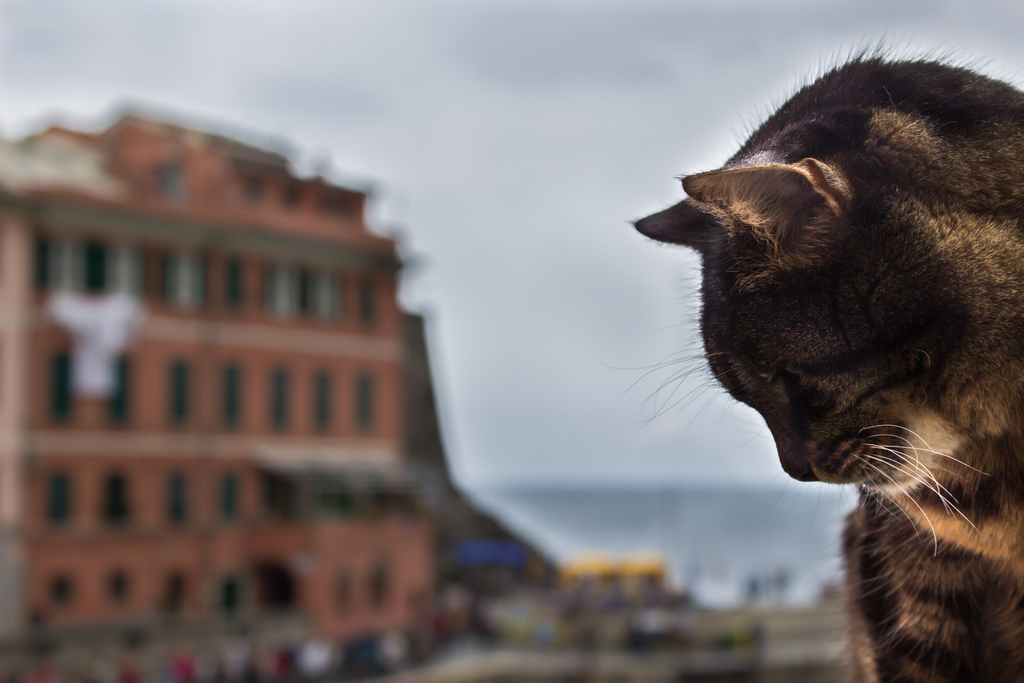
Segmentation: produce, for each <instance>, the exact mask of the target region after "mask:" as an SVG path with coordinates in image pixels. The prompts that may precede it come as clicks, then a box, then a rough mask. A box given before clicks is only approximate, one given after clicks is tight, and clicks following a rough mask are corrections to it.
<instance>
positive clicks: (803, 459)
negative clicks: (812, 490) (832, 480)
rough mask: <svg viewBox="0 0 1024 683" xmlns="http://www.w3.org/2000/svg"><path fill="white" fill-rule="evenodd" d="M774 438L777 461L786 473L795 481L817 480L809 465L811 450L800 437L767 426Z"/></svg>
mask: <svg viewBox="0 0 1024 683" xmlns="http://www.w3.org/2000/svg"><path fill="white" fill-rule="evenodd" d="M768 428H769V429H770V430H771V433H772V436H773V437H774V438H775V448H776V449H777V450H778V451H779V462H780V463H781V464H782V469H784V470H785V471H786V474H788V475H789V476H791V477H793V478H794V479H796V480H797V481H819V479H818V475H817V474H815V473H814V468H813V467H811V452H810V449H808V448H807V446H806V445H805V444H804V442H803V440H802V439H799V438H794V437H793V436H791V435H789V434H786V433H784V432H782V431H781V430H778V429H773V428H772V427H771V425H769V427H768Z"/></svg>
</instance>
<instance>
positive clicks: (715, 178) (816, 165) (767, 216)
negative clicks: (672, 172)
mask: <svg viewBox="0 0 1024 683" xmlns="http://www.w3.org/2000/svg"><path fill="white" fill-rule="evenodd" d="M683 189H684V190H686V194H688V195H689V196H690V198H691V199H693V200H696V201H697V202H698V203H700V204H702V205H704V206H707V207H709V208H710V209H711V210H712V211H713V212H714V213H717V214H719V215H720V216H721V217H722V218H723V219H725V222H726V224H727V225H729V226H730V227H731V229H734V230H740V229H745V230H749V231H750V232H751V233H752V234H753V236H754V237H755V238H756V239H757V240H758V241H759V242H760V243H762V244H763V245H764V247H765V248H766V250H767V251H768V254H769V256H771V257H773V258H776V259H780V260H782V259H784V258H785V257H787V256H790V257H799V256H808V255H809V252H810V251H811V250H812V249H813V247H814V246H815V245H818V244H820V243H821V242H822V241H823V240H824V239H825V238H826V236H827V235H828V234H829V233H831V231H833V230H834V229H835V228H836V227H837V226H838V225H839V224H840V223H841V221H840V220H839V219H841V218H842V217H843V214H844V213H845V212H846V207H847V204H848V203H849V201H850V192H849V186H848V185H847V183H846V181H845V179H844V178H843V177H842V175H840V174H839V173H838V172H837V171H836V170H835V169H833V168H832V167H830V166H828V165H827V164H824V163H822V162H820V161H818V160H817V159H804V160H803V161H800V162H797V163H795V164H767V165H763V166H741V167H738V168H727V169H723V170H720V171H709V172H707V173H698V174H697V175H691V176H687V177H685V178H683Z"/></svg>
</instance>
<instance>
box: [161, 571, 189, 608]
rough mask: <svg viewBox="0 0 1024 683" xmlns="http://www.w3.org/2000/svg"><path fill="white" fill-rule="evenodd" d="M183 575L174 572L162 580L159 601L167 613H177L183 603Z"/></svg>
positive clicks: (184, 586)
mask: <svg viewBox="0 0 1024 683" xmlns="http://www.w3.org/2000/svg"><path fill="white" fill-rule="evenodd" d="M185 588H186V585H185V577H184V575H182V574H180V573H179V572H174V573H173V574H171V575H169V576H168V577H167V580H166V581H165V582H164V594H163V599H162V600H161V603H162V605H163V608H164V611H165V612H167V613H168V614H177V613H178V612H180V611H181V608H182V607H184V605H185Z"/></svg>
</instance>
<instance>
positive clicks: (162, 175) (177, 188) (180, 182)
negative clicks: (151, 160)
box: [156, 164, 185, 199]
mask: <svg viewBox="0 0 1024 683" xmlns="http://www.w3.org/2000/svg"><path fill="white" fill-rule="evenodd" d="M156 182H157V190H158V191H159V192H160V194H161V195H162V196H164V197H166V198H167V199H184V198H185V177H184V174H183V173H182V170H181V166H180V165H179V164H164V165H163V166H160V167H159V168H158V169H157V170H156Z"/></svg>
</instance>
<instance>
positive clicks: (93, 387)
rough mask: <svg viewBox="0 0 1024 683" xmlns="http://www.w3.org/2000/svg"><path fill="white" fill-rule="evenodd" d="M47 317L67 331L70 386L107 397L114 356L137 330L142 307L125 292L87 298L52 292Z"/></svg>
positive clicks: (112, 378)
mask: <svg viewBox="0 0 1024 683" xmlns="http://www.w3.org/2000/svg"><path fill="white" fill-rule="evenodd" d="M49 311H50V317H51V318H53V320H54V322H56V323H57V324H58V325H60V326H61V327H64V328H65V329H67V330H68V332H70V333H71V336H72V339H73V343H72V347H71V388H72V391H74V393H75V394H76V395H78V396H85V397H91V398H107V397H109V396H110V395H111V394H113V393H114V390H115V389H116V386H117V376H116V375H117V372H116V368H117V358H118V356H120V355H121V352H122V351H123V350H124V348H125V346H127V344H128V342H129V340H130V339H131V338H132V337H133V336H134V335H135V334H136V333H137V332H138V329H139V327H140V326H141V323H142V318H143V315H144V309H143V307H142V306H141V305H140V304H139V302H138V301H137V300H136V299H134V298H132V297H130V296H128V295H126V294H120V293H118V294H107V295H105V296H100V297H87V296H83V295H81V294H75V293H73V292H56V293H54V294H53V295H52V296H51V297H50V302H49Z"/></svg>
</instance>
